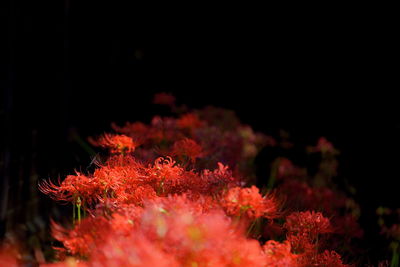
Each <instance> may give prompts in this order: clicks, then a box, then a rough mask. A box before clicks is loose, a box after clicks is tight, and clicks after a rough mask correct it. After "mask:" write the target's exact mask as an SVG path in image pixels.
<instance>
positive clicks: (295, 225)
mask: <svg viewBox="0 0 400 267" xmlns="http://www.w3.org/2000/svg"><path fill="white" fill-rule="evenodd" d="M284 227H285V228H286V229H287V231H288V235H289V236H302V237H304V238H305V239H306V240H309V241H310V242H311V243H313V242H315V241H316V240H317V237H318V235H319V234H325V233H331V232H332V227H331V224H330V222H329V219H327V218H325V217H324V216H323V215H322V213H320V212H314V211H311V212H310V211H306V212H293V213H291V214H290V215H289V216H287V217H286V222H285V224H284Z"/></svg>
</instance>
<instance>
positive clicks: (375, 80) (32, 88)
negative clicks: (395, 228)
mask: <svg viewBox="0 0 400 267" xmlns="http://www.w3.org/2000/svg"><path fill="white" fill-rule="evenodd" d="M2 5H3V7H4V9H2V11H3V10H4V12H2V15H4V16H2V17H3V18H4V19H5V21H6V24H5V25H7V29H6V31H5V33H6V34H5V36H6V37H7V38H6V39H5V40H4V39H3V40H4V41H2V42H3V44H4V45H5V47H4V48H3V49H2V51H1V52H2V53H1V56H2V58H1V64H2V65H1V68H2V69H1V87H2V90H3V95H2V97H3V99H2V104H4V105H3V107H2V110H1V112H2V114H1V116H2V118H4V120H3V121H4V122H2V128H1V132H2V134H3V137H2V143H1V144H2V167H3V168H2V169H3V174H4V175H2V178H3V181H2V182H3V186H2V197H3V200H2V201H3V202H2V203H5V202H4V201H5V199H8V201H7V203H8V204H7V207H8V208H10V207H19V211H18V212H17V213H18V214H20V215H19V216H18V215H13V216H16V217H15V218H14V220H15V222H16V223H21V222H24V220H26V217H25V216H24V215H23V214H24V212H25V211H26V209H29V205H28V204H26V203H29V201H30V200H31V198H32V194H30V193H29V192H31V190H32V189H31V188H30V187H29V186H32V183H31V184H29V183H28V182H27V181H28V180H29V179H30V178H29V177H30V176H32V174H33V173H34V174H36V178H35V179H36V181H37V179H42V178H48V177H58V176H60V177H63V176H64V175H65V174H68V173H71V172H72V171H73V169H74V168H77V169H79V168H82V167H83V168H84V167H85V166H87V164H89V162H90V157H89V155H88V154H87V153H85V151H83V150H82V148H81V147H80V146H79V145H77V144H76V142H75V141H74V140H72V139H71V132H74V133H77V134H78V135H79V136H80V137H81V138H83V139H86V137H87V136H90V135H95V134H99V133H102V132H105V131H109V130H110V123H111V122H113V121H115V122H117V123H123V122H125V121H128V120H129V121H136V120H142V121H144V122H149V120H150V119H151V117H152V116H153V115H156V114H158V113H159V112H161V111H162V109H160V108H159V107H155V106H152V105H151V99H152V96H153V95H154V93H156V92H160V91H166V92H171V93H173V94H174V95H175V96H176V97H177V99H178V102H180V103H184V104H187V105H188V106H189V107H194V108H200V107H203V106H206V105H210V104H211V105H216V106H220V107H225V108H230V109H233V110H235V111H236V112H237V114H238V115H239V117H240V119H241V120H242V121H243V122H244V123H246V124H249V125H251V126H253V127H254V128H255V129H256V130H258V131H263V132H266V133H267V134H272V135H274V134H276V133H277V131H278V130H279V129H285V130H287V131H289V132H290V134H291V136H292V139H293V140H294V142H297V143H300V144H303V145H306V144H314V143H315V142H316V140H317V138H318V137H320V136H325V137H327V138H328V140H330V141H332V142H333V143H334V144H335V145H336V146H337V147H338V148H339V150H341V152H342V154H341V158H340V160H341V162H340V164H341V169H340V171H341V175H342V176H344V177H346V178H347V179H349V180H350V182H351V183H352V184H353V185H354V186H355V187H356V188H357V190H358V193H357V196H358V201H359V202H360V203H361V204H362V206H363V217H362V221H363V222H364V224H365V225H366V227H367V229H369V228H368V227H370V228H371V229H375V228H374V227H375V226H376V225H375V223H376V218H375V217H374V215H373V214H374V211H375V209H376V207H378V206H379V205H387V206H392V207H397V206H399V203H398V201H397V197H396V194H397V191H398V190H397V188H396V186H395V184H396V181H397V179H399V171H398V166H399V160H400V156H399V152H398V151H399V149H400V141H399V138H398V137H399V134H400V122H399V119H398V117H397V115H398V104H397V101H396V98H395V97H394V92H393V90H394V89H396V87H395V84H394V83H393V77H394V71H395V70H394V68H393V65H392V64H393V63H394V59H393V57H394V55H393V54H392V47H393V42H394V41H393V40H394V37H393V36H392V34H391V33H390V31H389V30H388V27H389V25H390V24H391V23H390V17H385V16H382V15H381V14H378V13H379V11H376V13H366V12H363V10H361V9H359V7H357V8H354V9H351V10H349V11H347V12H340V13H338V12H331V13H330V12H328V9H322V10H320V11H319V12H309V13H307V12H299V11H297V10H296V7H292V8H289V7H284V8H282V9H279V10H275V9H268V8H264V9H261V8H258V7H253V8H250V9H242V8H241V7H237V9H235V10H234V11H232V10H230V9H227V8H226V7H222V8H220V9H215V8H214V7H213V8H210V9H208V11H210V10H214V11H212V12H204V11H202V10H197V9H193V10H192V9H190V12H177V13H180V14H179V15H182V14H183V13H184V14H185V15H183V16H182V17H178V16H177V15H175V14H173V13H171V12H169V11H168V12H167V11H163V10H162V7H161V8H160V9H161V11H160V10H158V12H155V9H151V12H150V15H146V16H143V14H142V10H141V9H140V8H139V7H138V6H135V5H134V4H132V5H131V6H122V5H119V4H116V3H115V4H110V3H107V4H101V3H96V4H93V3H90V4H89V3H86V2H85V3H83V2H79V1H70V2H60V3H57V2H54V1H53V2H51V1H49V2H41V3H37V2H31V3H27V4H21V3H18V2H14V1H12V2H3V3H2ZM179 8H182V7H179ZM289 10H290V12H289ZM175 11H179V9H176V10H175ZM391 90H392V92H391ZM390 92H391V93H390ZM15 177H19V178H18V179H16V178H15ZM21 180H22V181H24V182H21ZM33 184H34V183H33ZM6 191H7V192H8V193H9V195H8V196H7V195H6V193H5V192H6ZM36 197H38V198H39V199H40V201H39V202H38V203H40V205H42V206H41V207H42V208H40V207H39V209H40V210H43V207H44V208H45V209H46V208H48V207H49V206H50V205H51V204H49V203H47V202H45V201H44V200H43V199H42V198H43V197H42V196H41V195H40V194H39V195H36ZM2 208H3V211H4V206H3V207H2ZM4 214H5V213H2V228H3V229H2V231H3V233H4V228H5V226H3V225H5V224H4V221H5V220H7V218H8V217H7V216H4ZM7 214H8V213H7ZM14 214H15V213H14ZM375 230H376V229H375ZM371 238H372V237H371Z"/></svg>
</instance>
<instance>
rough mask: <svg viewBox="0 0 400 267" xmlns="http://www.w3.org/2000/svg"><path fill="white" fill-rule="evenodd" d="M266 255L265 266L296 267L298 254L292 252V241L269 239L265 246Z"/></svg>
mask: <svg viewBox="0 0 400 267" xmlns="http://www.w3.org/2000/svg"><path fill="white" fill-rule="evenodd" d="M263 250H264V253H265V256H266V262H265V266H271V267H296V266H298V265H297V257H298V256H297V255H295V254H293V253H292V252H291V247H290V243H289V242H288V241H285V242H283V243H279V242H276V241H274V240H269V241H268V242H267V243H265V245H264V246H263Z"/></svg>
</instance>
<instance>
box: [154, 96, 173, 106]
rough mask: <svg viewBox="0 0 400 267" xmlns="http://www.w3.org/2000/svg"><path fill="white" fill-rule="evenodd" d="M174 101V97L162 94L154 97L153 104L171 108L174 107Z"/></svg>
mask: <svg viewBox="0 0 400 267" xmlns="http://www.w3.org/2000/svg"><path fill="white" fill-rule="evenodd" d="M175 100H176V99H175V96H173V95H172V94H169V93H164V92H162V93H158V94H155V95H154V98H153V104H156V105H166V106H170V107H172V106H173V105H175Z"/></svg>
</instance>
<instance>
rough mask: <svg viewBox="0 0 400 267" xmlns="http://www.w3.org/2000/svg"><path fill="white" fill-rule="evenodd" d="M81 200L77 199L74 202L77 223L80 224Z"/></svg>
mask: <svg viewBox="0 0 400 267" xmlns="http://www.w3.org/2000/svg"><path fill="white" fill-rule="evenodd" d="M81 204H82V201H81V198H80V197H78V199H77V200H76V207H77V208H78V223H81Z"/></svg>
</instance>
